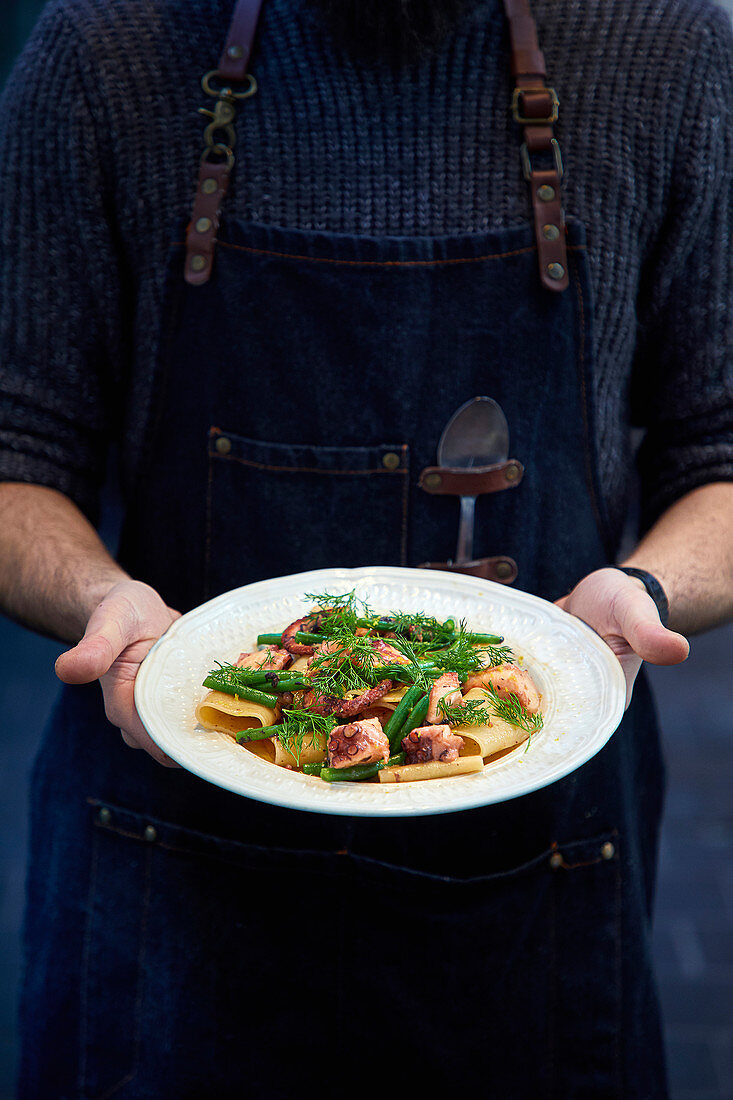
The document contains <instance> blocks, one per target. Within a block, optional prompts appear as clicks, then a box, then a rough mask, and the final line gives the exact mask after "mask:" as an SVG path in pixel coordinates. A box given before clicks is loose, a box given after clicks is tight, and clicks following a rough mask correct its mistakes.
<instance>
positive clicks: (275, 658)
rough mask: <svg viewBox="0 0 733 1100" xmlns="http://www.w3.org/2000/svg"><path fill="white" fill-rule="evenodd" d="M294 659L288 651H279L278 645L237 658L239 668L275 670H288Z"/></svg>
mask: <svg viewBox="0 0 733 1100" xmlns="http://www.w3.org/2000/svg"><path fill="white" fill-rule="evenodd" d="M292 660H293V658H292V656H291V655H290V654H289V653H288V651H287V649H279V648H278V647H277V646H276V645H266V646H265V648H264V649H258V650H255V652H254V653H240V654H239V657H238V658H237V666H238V667H239V668H251V669H258V668H261V669H267V670H269V669H273V670H280V669H283V668H287V667H288V665H289V664H291V662H292Z"/></svg>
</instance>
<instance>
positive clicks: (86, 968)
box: [79, 799, 151, 1100]
mask: <svg viewBox="0 0 733 1100" xmlns="http://www.w3.org/2000/svg"><path fill="white" fill-rule="evenodd" d="M87 801H88V802H89V803H90V804H93V805H94V804H95V803H94V802H93V800H92V799H87ZM96 804H97V805H101V803H96ZM95 824H96V825H97V829H95V832H94V839H93V848H92V862H91V869H90V877H89V891H88V894H87V921H86V928H85V931H84V945H83V961H82V975H81V989H80V1000H81V1004H80V1025H79V1095H80V1096H87V1071H88V1064H89V1059H88V1053H89V1049H88V1043H89V1028H88V1019H89V997H88V987H89V979H90V971H91V954H92V940H93V935H94V924H95V912H94V903H95V899H96V894H97V872H98V867H99V836H100V832H99V831H98V830H102V829H105V830H106V827H105V826H103V825H101V824H100V823H99V822H95ZM108 831H114V830H108ZM119 831H120V832H122V830H119ZM124 835H126V836H128V837H134V834H132V833H130V832H128V831H125V832H124ZM150 872H151V853H150V852H147V853H146V858H145V878H144V891H143V900H142V912H141V917H140V925H139V928H140V933H139V941H138V951H137V987H136V992H135V1008H134V1015H133V1018H132V1020H128V1021H126V1023H128V1024H129V1025H130V1026H132V1027H133V1029H134V1030H133V1048H132V1049H133V1054H132V1065H131V1067H130V1069H129V1070H128V1072H127V1073H126V1074H124V1076H123V1077H121V1078H120V1079H119V1080H118V1081H117V1082H116V1083H115V1084H113V1085H110V1086H109V1087H108V1088H106V1089H105V1090H104V1092H102V1093H98V1094H96V1096H95V1098H94V1100H108V1098H109V1097H111V1096H113V1095H114V1094H115V1093H116V1092H117V1091H118V1090H119V1089H121V1088H122V1087H123V1086H124V1085H127V1084H129V1082H130V1081H132V1080H134V1078H135V1076H136V1074H137V1071H138V1062H139V1057H140V1040H141V1026H140V1021H141V1008H142V999H143V967H144V961H145V951H146V945H147V932H148V912H149V908H150V886H151V883H150V879H151V873H150Z"/></svg>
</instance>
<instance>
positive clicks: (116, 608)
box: [56, 595, 137, 684]
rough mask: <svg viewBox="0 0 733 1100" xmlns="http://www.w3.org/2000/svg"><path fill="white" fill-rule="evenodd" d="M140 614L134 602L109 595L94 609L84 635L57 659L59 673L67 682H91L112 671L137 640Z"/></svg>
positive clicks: (60, 677) (57, 671) (57, 672)
mask: <svg viewBox="0 0 733 1100" xmlns="http://www.w3.org/2000/svg"><path fill="white" fill-rule="evenodd" d="M136 624H137V616H136V615H135V611H134V608H133V607H132V605H131V604H130V601H129V600H127V599H125V598H124V597H120V596H115V595H112V596H108V597H107V598H106V599H104V600H103V601H102V603H101V604H100V605H99V607H98V608H97V609H96V610H95V611H94V612H93V614H92V616H91V618H90V619H89V623H88V624H87V629H86V632H85V634H84V637H83V638H82V640H81V641H80V642H79V644H78V645H75V646H74V648H73V649H69V650H67V651H66V653H62V654H61V656H60V657H59V658H58V660H57V661H56V675H57V676H58V678H59V679H60V680H63V681H64V683H66V684H89V683H91V682H92V680H98V679H99V677H100V676H103V675H104V674H105V672H108V671H109V669H110V667H111V666H112V664H113V663H114V662H115V661H116V660H117V658H118V657H119V655H120V654H121V653H122V651H123V650H124V649H125V648H126V647H127V646H128V645H130V643H131V642H132V641H133V639H134V635H135V627H136Z"/></svg>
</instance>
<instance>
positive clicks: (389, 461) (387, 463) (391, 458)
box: [382, 451, 400, 470]
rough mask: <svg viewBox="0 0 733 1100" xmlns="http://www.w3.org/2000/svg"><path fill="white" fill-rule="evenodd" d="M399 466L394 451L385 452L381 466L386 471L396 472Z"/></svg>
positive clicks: (398, 457)
mask: <svg viewBox="0 0 733 1100" xmlns="http://www.w3.org/2000/svg"><path fill="white" fill-rule="evenodd" d="M399 464H400V456H399V455H397V454H395V453H394V451H387V453H386V455H383V456H382V465H383V466H384V468H385V469H386V470H396V469H397V467H398V466H399Z"/></svg>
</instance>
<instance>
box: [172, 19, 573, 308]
mask: <svg viewBox="0 0 733 1100" xmlns="http://www.w3.org/2000/svg"><path fill="white" fill-rule="evenodd" d="M503 2H504V11H505V13H506V17H507V20H508V23H509V37H510V40H511V49H512V73H513V75H514V78H515V80H516V86H515V88H514V94H513V96H512V113H513V115H514V118H515V120H516V121H517V122H518V123H519V124H520V125H521V126H523V127H524V143H523V144H522V147H521V155H522V166H523V169H524V175H525V178H526V180H527V182H528V183H529V188H530V198H531V202H532V210H533V214H534V226H535V237H536V240H537V253H538V257H539V268H540V280H541V282H542V285H543V286H545V287H547V289H548V290H554V291H558V290H565V289H567V287H568V284H569V278H568V261H567V246H566V240H565V219H564V215H563V209H562V199H561V191H560V184H561V181H562V174H563V167H562V157H561V155H560V146H559V145H558V143H557V139H556V138H555V136H554V133H553V129H552V126H553V123H554V122H556V121H557V115H558V106H559V103H558V98H557V93H556V92H555V90H554V88H550V87H547V86H546V85H545V80H544V78H545V76H546V72H545V59H544V55H543V54H542V51H541V50H540V48H539V44H538V41H537V26H536V24H535V21H534V18H533V16H532V12H531V10H530V7H529V0H503ZM262 3H263V0H237V4H236V5H235V8H234V15H233V16H232V22H231V26H230V28H229V34H228V35H227V41H226V45H225V46H224V51H223V53H222V55H221V58H220V59H219V65H218V68H216V69H213V70H212V71H211V72H209V73H207V74H206V76H205V77H204V78H203V80H202V82H201V86H202V88H203V90H204V91H205V92H206V94H207V95H210V96H212V97H213V98H215V99H216V103H215V105H214V110H213V111H210V110H208V109H207V108H203V107H202V108H201V109H200V110H201V113H202V114H204V115H206V116H207V117H208V118H210V119H211V121H210V122H209V125H208V126H207V127H206V130H205V132H204V140H205V143H206V144H205V148H204V151H203V154H202V156H201V167H200V169H199V178H198V186H197V188H196V198H195V200H194V206H193V212H192V214H191V221H190V222H189V225H188V230H187V232H186V262H185V269H184V278H185V280H186V282H187V283H190V284H191V285H192V286H200V285H201V284H203V283H207V282H208V281H209V279H210V277H211V271H212V268H213V265H214V249H215V247H216V236H217V232H218V229H219V217H220V211H221V205H222V202H223V201H224V197H225V195H226V193H227V190H228V187H229V180H230V177H231V173H232V169H233V168H234V160H235V157H234V144H235V141H236V131H235V128H234V120H235V118H236V114H237V106H238V103H239V101H240V100H243V99H247V98H249V96H251V95H254V94H255V92H256V91H257V83H256V81H255V79H254V77H252V76H251V75H250V74H248V72H247V66H248V64H249V59H250V57H251V54H252V47H253V44H254V40H255V35H256V34H257V26H258V23H259V19H260V14H261V11H262ZM236 85H244V88H242V89H240V90H236V89H235V86H236ZM543 154H544V155H545V158H546V155H547V154H549V156H550V157H551V167H549V168H539V167H535V166H534V165H533V163H532V159H533V157H536V156H542V155H543Z"/></svg>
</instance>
